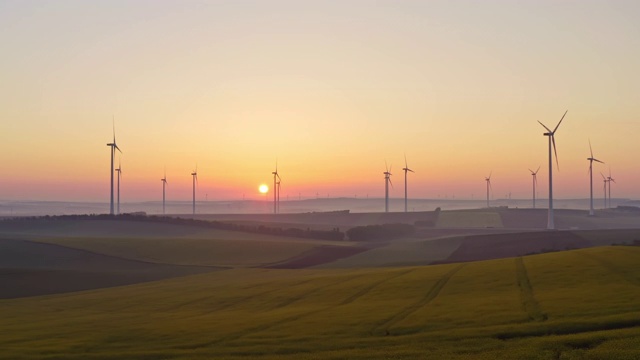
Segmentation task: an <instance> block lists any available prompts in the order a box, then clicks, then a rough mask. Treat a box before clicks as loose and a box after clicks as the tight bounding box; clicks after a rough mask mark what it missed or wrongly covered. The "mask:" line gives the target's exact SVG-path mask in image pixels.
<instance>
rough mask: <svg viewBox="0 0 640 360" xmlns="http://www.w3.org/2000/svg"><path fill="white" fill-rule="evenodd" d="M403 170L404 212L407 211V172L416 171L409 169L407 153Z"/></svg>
mask: <svg viewBox="0 0 640 360" xmlns="http://www.w3.org/2000/svg"><path fill="white" fill-rule="evenodd" d="M402 170H404V212H407V172H408V171H411V172H415V171H413V170H411V169H409V165H407V155H406V154H405V156H404V167H403V168H402Z"/></svg>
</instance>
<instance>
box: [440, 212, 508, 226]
mask: <svg viewBox="0 0 640 360" xmlns="http://www.w3.org/2000/svg"><path fill="white" fill-rule="evenodd" d="M436 227H438V228H474V227H475V228H488V227H491V228H501V227H503V226H502V218H501V217H500V214H499V213H497V212H492V211H479V210H458V211H442V212H440V214H439V215H438V221H437V222H436Z"/></svg>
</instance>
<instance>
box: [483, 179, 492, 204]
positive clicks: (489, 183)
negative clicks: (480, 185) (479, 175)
mask: <svg viewBox="0 0 640 360" xmlns="http://www.w3.org/2000/svg"><path fill="white" fill-rule="evenodd" d="M491 173H492V172H490V173H489V176H488V177H486V178H484V181H486V182H487V207H490V206H489V190H493V188H492V187H491Z"/></svg>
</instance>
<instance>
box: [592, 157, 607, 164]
mask: <svg viewBox="0 0 640 360" xmlns="http://www.w3.org/2000/svg"><path fill="white" fill-rule="evenodd" d="M592 159H593V158H592ZM593 161H597V162H599V163H600V164H604V161H600V160H598V159H593Z"/></svg>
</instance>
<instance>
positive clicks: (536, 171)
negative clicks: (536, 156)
mask: <svg viewBox="0 0 640 360" xmlns="http://www.w3.org/2000/svg"><path fill="white" fill-rule="evenodd" d="M538 171H540V166H538V170H536V174H537V173H538Z"/></svg>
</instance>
